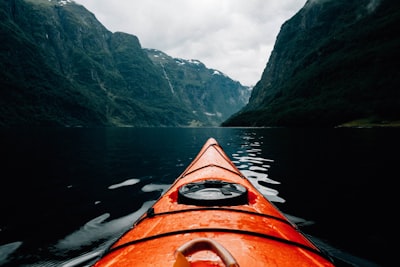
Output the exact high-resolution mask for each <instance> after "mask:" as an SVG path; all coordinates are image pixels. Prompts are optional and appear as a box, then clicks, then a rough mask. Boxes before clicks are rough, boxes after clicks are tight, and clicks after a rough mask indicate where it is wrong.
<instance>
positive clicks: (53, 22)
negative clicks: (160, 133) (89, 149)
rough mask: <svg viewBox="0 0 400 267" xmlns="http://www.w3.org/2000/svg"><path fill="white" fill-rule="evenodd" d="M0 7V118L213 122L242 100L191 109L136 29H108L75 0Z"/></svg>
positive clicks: (54, 122) (71, 123)
mask: <svg viewBox="0 0 400 267" xmlns="http://www.w3.org/2000/svg"><path fill="white" fill-rule="evenodd" d="M0 15H1V18H2V19H1V21H0V38H1V39H0V68H1V70H2V71H1V72H0V126H68V127H77V126H133V127H152V126H193V122H196V123H195V125H204V126H215V125H218V124H219V123H221V122H222V121H223V120H224V119H226V117H227V116H228V115H230V114H228V112H231V114H232V113H233V112H236V111H238V110H239V109H240V108H241V107H243V105H244V104H245V103H243V105H242V106H240V107H239V105H238V104H237V103H233V104H232V105H231V106H230V107H229V108H231V109H229V111H228V110H224V111H223V112H225V113H223V115H224V116H220V117H218V116H217V117H216V119H213V120H210V119H209V118H208V117H207V116H206V117H205V116H204V115H201V114H203V113H204V110H207V109H209V108H210V106H212V105H214V106H215V105H216V103H215V101H217V98H214V97H211V98H210V99H209V100H210V102H211V103H208V104H206V106H205V107H204V108H203V109H201V110H193V108H194V105H193V103H192V102H190V101H189V102H187V97H186V94H185V93H184V92H183V91H182V93H183V95H182V96H181V95H178V94H176V93H173V92H171V90H170V82H171V81H170V80H169V79H170V78H171V77H166V76H165V73H164V70H163V69H160V68H159V65H155V64H154V63H153V61H152V60H150V58H149V56H148V54H147V53H146V51H145V50H144V49H143V48H142V47H141V45H140V41H139V39H138V38H137V37H136V36H134V35H131V34H127V33H123V32H115V33H112V32H110V31H108V30H107V29H106V28H105V27H104V26H103V25H102V24H101V23H100V22H99V21H98V20H97V19H96V17H95V16H94V15H93V14H92V13H90V12H89V11H88V10H87V9H85V8H84V7H83V6H81V5H78V4H76V3H75V2H74V1H70V0H68V1H66V0H64V1H61V0H5V1H1V2H0ZM210 77H212V74H209V77H207V76H205V77H203V78H205V79H209V78H210ZM168 78H169V79H168ZM226 80H227V81H228V82H230V81H231V80H230V79H229V78H228V77H226ZM172 82H173V83H175V82H174V81H172ZM201 82H203V81H201ZM232 85H233V87H229V88H227V90H228V91H230V90H231V89H232V90H233V91H232V92H236V91H237V87H238V86H239V87H240V85H237V84H232ZM202 89H204V90H207V89H206V88H202ZM212 90H213V91H215V92H210V95H212V96H214V95H218V94H220V92H219V90H220V89H219V88H215V87H214V88H212ZM221 90H224V88H223V89H221ZM233 97H235V96H233ZM183 99H185V101H184V100H183ZM196 101H197V100H196ZM210 110H212V112H214V111H216V110H214V109H212V108H211V109H210Z"/></svg>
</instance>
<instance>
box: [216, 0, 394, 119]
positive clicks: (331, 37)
mask: <svg viewBox="0 0 400 267" xmlns="http://www.w3.org/2000/svg"><path fill="white" fill-rule="evenodd" d="M399 25H400V1H395V0H308V1H307V3H306V4H305V5H304V7H303V8H302V9H301V10H300V11H299V12H298V13H297V14H295V15H294V16H293V17H292V18H291V19H289V20H288V21H286V22H285V23H284V24H283V25H282V27H281V30H280V32H279V34H278V37H277V39H276V43H275V46H274V49H273V52H272V53H271V56H270V58H269V60H268V63H267V65H266V68H265V70H264V72H263V74H262V77H261V80H260V81H259V82H258V83H257V84H256V86H255V87H254V89H253V91H252V95H251V97H250V100H249V103H248V104H247V105H246V106H245V107H244V108H243V109H242V110H240V111H239V112H238V113H236V114H234V115H233V116H232V117H231V118H229V119H228V120H227V121H225V122H224V123H223V124H222V125H223V126H288V127H307V126H322V127H334V126H341V125H346V124H351V123H352V122H355V124H358V123H361V124H363V123H365V122H367V123H372V125H385V123H387V122H397V123H398V122H399V121H400V56H399V55H400V53H399V48H400V36H399V34H398V32H399ZM399 125H400V123H399Z"/></svg>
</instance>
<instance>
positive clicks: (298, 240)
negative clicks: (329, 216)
mask: <svg viewBox="0 0 400 267" xmlns="http://www.w3.org/2000/svg"><path fill="white" fill-rule="evenodd" d="M100 266H171V267H188V266H198V267H199V266H232V267H233V266H242V267H246V266H247V267H257V266H260V267H261V266H263V267H265V266H291V267H292V266H334V264H333V263H332V261H331V260H330V258H329V257H327V256H326V255H325V254H324V253H323V252H322V251H321V250H320V249H319V248H318V247H317V246H316V245H314V244H313V243H312V242H311V241H310V240H309V239H308V238H306V236H305V235H303V234H302V233H301V232H300V230H299V229H298V228H297V226H296V225H295V224H293V223H291V222H290V221H289V219H287V218H286V217H285V216H284V215H283V213H281V212H280V211H279V210H278V208H277V207H276V206H275V205H274V204H273V203H272V202H270V201H269V200H267V199H266V198H265V197H264V196H263V195H262V194H260V193H259V191H258V190H257V189H256V188H255V187H254V186H253V185H252V184H251V182H250V181H249V180H248V179H247V178H246V177H245V176H244V175H243V174H242V173H241V172H240V171H239V169H238V168H237V167H236V166H235V165H234V163H233V162H232V161H231V160H230V158H229V157H228V156H227V155H226V154H225V152H224V150H223V149H222V147H221V146H220V145H219V144H218V143H217V141H216V140H215V139H214V138H209V139H208V140H207V141H206V143H205V144H204V145H203V147H202V148H201V150H200V152H199V153H198V154H197V156H196V157H195V158H194V160H193V161H192V162H191V163H190V164H189V166H188V167H187V168H186V169H185V171H184V172H183V173H182V174H181V175H180V176H179V177H178V178H177V179H176V180H175V182H174V183H173V184H172V185H171V187H170V188H169V189H168V190H167V191H166V193H165V194H163V195H162V196H161V197H160V198H159V199H158V200H157V201H156V202H155V203H154V204H153V206H152V207H151V208H150V209H149V210H148V211H147V213H145V214H143V215H142V216H141V217H140V218H139V219H138V220H137V221H136V222H135V223H134V224H133V226H132V227H131V228H130V229H129V230H128V231H127V232H125V233H124V234H123V235H122V236H121V237H120V238H119V239H118V240H117V241H116V242H115V243H114V244H112V245H111V247H110V248H109V249H108V250H107V251H106V252H105V253H104V255H103V256H102V257H101V258H100V259H99V260H98V261H97V262H96V263H95V264H94V267H100Z"/></svg>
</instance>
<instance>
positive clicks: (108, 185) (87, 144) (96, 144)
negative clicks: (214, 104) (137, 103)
mask: <svg viewBox="0 0 400 267" xmlns="http://www.w3.org/2000/svg"><path fill="white" fill-rule="evenodd" d="M398 136H399V132H398V131H389V132H388V131H385V130H382V129H379V130H378V129H375V130H374V129H369V130H367V129H364V130H362V129H357V130H355V129H353V130H349V129H329V130H317V129H312V130H305V129H273V128H272V129H251V128H232V129H229V128H226V129H225V128H224V129H222V128H215V129H208V128H204V129H169V128H167V129H38V130H37V131H34V130H29V131H26V132H25V131H4V130H3V131H0V137H1V138H0V141H3V142H2V143H1V147H2V153H3V154H4V155H5V156H6V157H5V158H4V159H3V161H2V166H1V167H2V170H3V173H7V174H8V175H7V177H4V178H3V179H2V186H1V187H0V200H1V202H2V203H7V205H1V206H0V214H2V215H1V220H0V266H2V267H3V266H4V267H8V266H20V267H24V266H30V267H31V266H47V267H50V266H64V267H72V266H87V264H88V263H89V262H90V261H91V260H92V259H93V258H95V257H97V256H98V255H100V253H101V252H102V251H103V250H104V249H105V248H106V247H107V246H108V245H109V244H110V242H112V241H113V240H115V239H116V238H118V237H119V236H120V234H122V233H123V232H124V231H125V230H126V229H128V228H129V227H131V225H132V223H133V222H134V221H135V220H136V219H137V218H138V217H139V216H140V215H141V214H143V213H144V212H145V211H146V210H147V209H148V208H149V207H150V206H151V205H152V203H154V201H155V200H156V199H157V198H158V197H159V196H160V195H161V194H162V193H164V192H165V191H166V190H167V188H168V187H169V186H170V184H171V183H172V182H173V181H174V179H175V178H176V177H178V176H179V174H180V173H181V172H182V171H184V168H185V167H186V166H187V165H188V164H189V163H190V162H191V160H192V159H193V157H194V156H195V155H196V153H197V152H198V151H199V149H200V148H201V146H202V145H203V144H204V142H205V141H206V140H207V139H208V138H209V137H214V138H215V139H216V140H217V141H218V142H219V143H220V145H221V146H222V147H223V148H224V150H225V151H226V152H227V155H228V156H229V157H230V158H231V159H232V160H233V162H234V163H235V165H236V166H237V167H238V169H239V170H240V171H241V172H242V173H243V174H244V175H245V176H246V177H247V178H248V179H249V180H250V182H251V183H252V184H253V185H254V186H255V187H256V188H257V189H258V190H259V191H260V192H261V193H262V194H263V195H264V196H265V197H266V198H267V199H269V200H270V201H272V202H276V204H277V206H278V207H279V208H282V211H285V212H287V213H291V214H295V215H288V214H285V215H286V216H287V217H289V219H290V220H291V221H292V222H293V223H295V224H297V225H298V226H301V227H303V226H305V229H306V230H307V232H308V233H312V234H313V235H315V236H318V237H322V238H323V240H327V241H329V243H330V244H335V247H344V248H345V249H343V250H345V251H347V252H348V251H351V252H356V254H357V255H361V256H363V257H366V258H371V259H372V260H374V258H375V259H378V260H381V261H383V262H385V261H387V262H388V259H387V253H385V251H384V248H392V246H390V245H389V242H386V239H387V238H386V237H387V236H390V235H391V234H392V230H389V229H395V227H394V228H390V227H387V225H390V224H391V223H392V221H384V220H374V227H370V228H369V229H368V234H367V235H366V234H365V232H364V231H363V229H362V227H361V228H360V224H359V222H363V220H365V218H366V217H367V218H370V214H371V211H373V210H380V209H381V207H389V210H390V205H391V203H396V202H395V201H392V200H391V199H392V198H393V196H395V194H388V193H387V190H388V189H390V188H395V186H394V185H392V181H395V180H396V179H395V178H397V177H395V174H396V173H397V165H398V164H397V163H398V162H397V161H398V159H397V158H396V157H393V156H390V155H393V154H395V153H397V152H398V151H399V150H400V143H399V140H400V139H399V138H398ZM371 158H373V159H374V164H370V162H371V161H370V159H371ZM343 170H346V171H345V172H344V171H343ZM393 173H394V174H393ZM32 177H34V178H35V179H32ZM376 177H379V183H377V182H376V181H377V180H376ZM5 178H8V179H5ZM372 193H373V195H372ZM9 195H12V196H16V197H15V199H18V201H14V200H15V199H14V200H12V199H10V198H9V197H7V196H9ZM338 195H339V196H340V197H339V198H338V197H337V196H338ZM371 196H373V197H371ZM388 198H389V200H390V201H389V200H388ZM54 207H56V208H54ZM396 208H397V206H396ZM392 210H395V208H393V209H392ZM338 214H340V215H341V216H337V215H338ZM38 215H40V216H38ZM27 218H28V219H27ZM368 220H369V219H368ZM349 236H350V237H351V238H350V239H349ZM338 244H339V245H340V246H337V245H338ZM324 246H325V247H326V248H327V250H329V251H330V252H331V253H332V254H336V255H335V256H337V257H338V258H341V259H342V260H343V261H346V262H348V261H351V262H355V265H353V266H374V264H372V263H370V262H368V263H366V262H365V261H362V260H360V259H358V260H357V259H355V258H354V257H353V258H351V257H349V256H348V255H349V254H348V253H344V252H343V251H341V250H338V249H333V248H332V246H329V245H327V244H324ZM379 250H380V251H379ZM346 254H347V255H346ZM392 255H394V254H392ZM357 262H358V263H359V262H362V264H358V263H357ZM85 264H86V265H85ZM357 264H358V265H357Z"/></svg>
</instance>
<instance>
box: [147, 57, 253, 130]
mask: <svg viewBox="0 0 400 267" xmlns="http://www.w3.org/2000/svg"><path fill="white" fill-rule="evenodd" d="M145 51H146V52H147V53H148V55H149V58H150V59H151V60H152V61H153V63H154V65H156V66H157V67H158V68H159V70H160V71H161V72H162V73H163V74H164V76H165V79H167V81H168V83H169V87H170V90H171V92H172V93H173V94H176V95H179V98H180V100H181V101H182V102H183V103H184V104H185V106H187V107H189V108H190V110H193V112H194V113H196V115H197V116H198V118H199V119H198V120H199V121H200V122H208V124H210V125H218V124H220V123H221V122H222V121H223V120H226V119H227V118H228V117H229V116H231V115H232V114H233V113H235V112H237V111H238V110H240V109H241V108H242V107H244V106H245V105H246V104H247V102H248V100H249V97H250V93H251V91H250V88H249V87H244V86H242V85H241V84H240V83H239V82H238V81H233V80H232V79H230V78H229V77H227V76H226V75H225V74H223V73H222V72H220V71H218V70H214V69H209V68H207V67H206V66H205V65H204V64H203V63H201V62H200V61H198V60H185V59H180V58H172V57H170V56H168V55H167V54H165V53H163V52H162V51H159V50H156V49H145Z"/></svg>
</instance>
